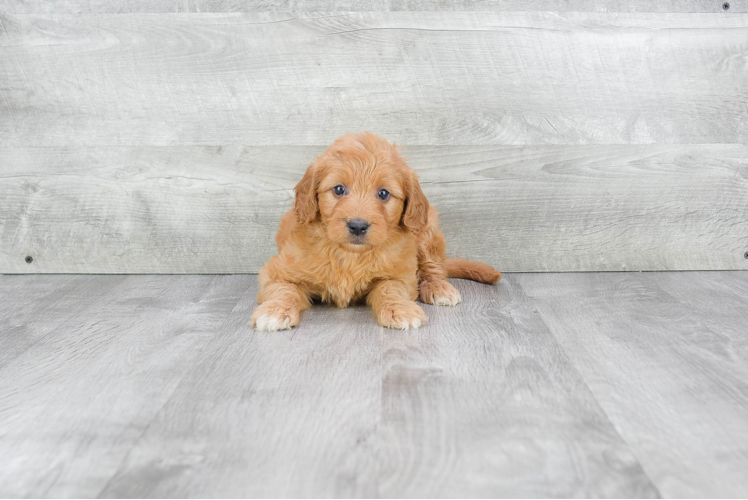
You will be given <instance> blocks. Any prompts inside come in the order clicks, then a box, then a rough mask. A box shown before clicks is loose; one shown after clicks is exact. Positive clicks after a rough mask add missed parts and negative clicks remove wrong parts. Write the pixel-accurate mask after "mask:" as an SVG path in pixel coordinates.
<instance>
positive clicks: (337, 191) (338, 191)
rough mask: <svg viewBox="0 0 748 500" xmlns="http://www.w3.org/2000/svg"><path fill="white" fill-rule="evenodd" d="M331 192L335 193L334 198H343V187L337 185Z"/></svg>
mask: <svg viewBox="0 0 748 500" xmlns="http://www.w3.org/2000/svg"><path fill="white" fill-rule="evenodd" d="M332 192H333V193H335V196H343V195H344V194H345V187H344V186H342V185H341V184H338V185H337V186H335V187H334V188H332Z"/></svg>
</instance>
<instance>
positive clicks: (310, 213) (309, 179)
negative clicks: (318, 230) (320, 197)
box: [293, 162, 319, 224]
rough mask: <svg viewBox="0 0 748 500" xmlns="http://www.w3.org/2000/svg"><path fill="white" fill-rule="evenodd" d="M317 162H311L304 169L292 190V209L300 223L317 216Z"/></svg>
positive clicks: (306, 222)
mask: <svg viewBox="0 0 748 500" xmlns="http://www.w3.org/2000/svg"><path fill="white" fill-rule="evenodd" d="M316 171H317V163H316V162H315V163H312V164H311V165H309V168H307V169H306V173H305V174H304V177H302V178H301V180H300V181H299V183H298V184H296V187H295V188H294V191H295V192H296V199H295V200H294V206H293V208H294V210H295V211H296V218H297V219H298V221H299V222H300V223H302V224H308V223H310V222H312V221H313V220H314V219H315V218H316V217H317V212H319V205H317V183H318V181H317V175H316Z"/></svg>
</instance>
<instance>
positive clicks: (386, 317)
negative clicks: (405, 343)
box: [377, 302, 426, 330]
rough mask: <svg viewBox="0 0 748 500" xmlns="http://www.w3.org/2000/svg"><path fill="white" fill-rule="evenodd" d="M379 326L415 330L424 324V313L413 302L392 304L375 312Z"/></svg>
mask: <svg viewBox="0 0 748 500" xmlns="http://www.w3.org/2000/svg"><path fill="white" fill-rule="evenodd" d="M377 319H378V320H379V324H380V325H382V326H386V327H387V328H396V329H398V330H411V329H412V330H415V329H416V328H418V327H420V326H421V325H423V324H424V323H425V322H426V313H424V312H423V309H421V307H420V306H419V305H418V304H416V303H415V302H392V303H389V304H387V305H384V306H382V308H381V309H380V310H379V311H377Z"/></svg>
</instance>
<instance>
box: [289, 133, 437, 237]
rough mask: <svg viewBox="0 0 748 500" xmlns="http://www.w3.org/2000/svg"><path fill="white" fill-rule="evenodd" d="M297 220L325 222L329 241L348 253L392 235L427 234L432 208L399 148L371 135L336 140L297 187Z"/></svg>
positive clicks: (345, 136)
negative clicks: (405, 232) (424, 232)
mask: <svg viewBox="0 0 748 500" xmlns="http://www.w3.org/2000/svg"><path fill="white" fill-rule="evenodd" d="M295 191H296V200H295V203H294V209H295V210H296V215H297V217H298V220H299V222H300V223H302V224H308V223H310V222H312V221H314V220H317V219H318V218H319V220H321V222H322V225H323V227H324V230H325V234H326V236H327V238H328V239H329V240H331V241H333V242H335V243H338V244H339V245H341V246H343V247H344V248H346V249H347V250H351V251H363V250H367V249H370V248H372V247H376V246H377V245H381V244H382V243H384V242H385V241H387V239H388V238H389V236H390V235H391V233H392V232H397V231H402V230H408V231H411V232H413V233H419V232H421V231H423V230H424V229H425V227H426V224H427V222H428V209H429V204H428V201H427V200H426V196H425V195H424V194H423V191H421V186H420V185H419V184H418V176H417V175H416V173H415V172H413V170H411V169H410V167H408V165H406V163H405V160H403V158H402V157H401V156H400V154H399V153H398V151H397V149H396V147H395V146H393V145H392V144H390V143H388V142H387V141H386V140H385V139H383V138H382V137H379V136H377V135H375V134H372V133H370V132H364V133H361V134H347V135H344V136H342V137H340V138H339V139H338V140H336V141H335V142H334V143H333V144H332V145H331V146H330V147H329V148H327V150H325V152H324V153H322V155H321V156H320V157H319V158H317V161H315V162H314V163H312V164H311V165H310V166H309V168H308V169H307V171H306V173H305V174H304V177H303V178H302V179H301V181H300V182H299V183H298V184H297V185H296V188H295Z"/></svg>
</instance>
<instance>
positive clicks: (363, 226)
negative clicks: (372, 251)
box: [348, 219, 369, 236]
mask: <svg viewBox="0 0 748 500" xmlns="http://www.w3.org/2000/svg"><path fill="white" fill-rule="evenodd" d="M368 229H369V223H368V222H366V221H365V220H364V219H351V220H349V221H348V232H349V233H351V234H353V235H356V236H361V235H362V234H366V231H367V230H368Z"/></svg>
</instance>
